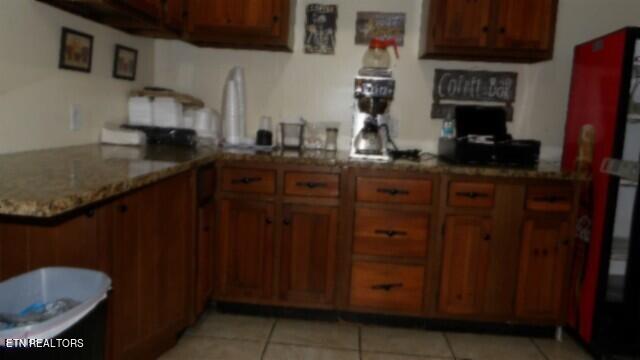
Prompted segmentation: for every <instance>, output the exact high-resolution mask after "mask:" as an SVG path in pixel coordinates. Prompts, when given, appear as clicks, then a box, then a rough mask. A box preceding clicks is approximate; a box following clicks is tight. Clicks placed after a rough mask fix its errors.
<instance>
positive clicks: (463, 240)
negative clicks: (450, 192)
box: [439, 215, 491, 315]
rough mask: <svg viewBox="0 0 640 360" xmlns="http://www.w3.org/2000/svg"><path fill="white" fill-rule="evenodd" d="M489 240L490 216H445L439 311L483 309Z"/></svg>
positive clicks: (464, 313) (480, 310)
mask: <svg viewBox="0 0 640 360" xmlns="http://www.w3.org/2000/svg"><path fill="white" fill-rule="evenodd" d="M490 241H491V220H490V219H489V218H486V217H480V216H462V215H459V216H457V215H456V216H450V217H448V218H447V219H446V224H445V236H444V254H443V263H442V277H441V280H440V300H439V311H440V312H442V313H445V314H453V315H470V314H478V313H480V312H482V307H483V302H484V301H483V300H484V292H483V289H484V287H485V284H486V281H487V271H488V266H489V260H490V255H489V250H490Z"/></svg>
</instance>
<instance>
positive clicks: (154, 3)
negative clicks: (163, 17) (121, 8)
mask: <svg viewBox="0 0 640 360" xmlns="http://www.w3.org/2000/svg"><path fill="white" fill-rule="evenodd" d="M121 1H123V2H124V3H125V4H127V6H129V7H131V8H133V9H135V10H138V11H140V12H142V13H144V14H145V15H148V16H151V17H153V18H154V19H160V13H161V12H162V0H121Z"/></svg>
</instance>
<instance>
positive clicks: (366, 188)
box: [356, 177, 432, 205]
mask: <svg viewBox="0 0 640 360" xmlns="http://www.w3.org/2000/svg"><path fill="white" fill-rule="evenodd" d="M431 197H432V183H431V180H422V179H398V178H375V177H358V178H357V180H356V200H357V201H360V202H372V203H385V204H389V203H391V204H414V205H429V204H431Z"/></svg>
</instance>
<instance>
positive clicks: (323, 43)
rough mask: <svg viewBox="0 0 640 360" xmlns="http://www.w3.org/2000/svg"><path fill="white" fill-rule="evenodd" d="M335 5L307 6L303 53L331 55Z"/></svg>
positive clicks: (334, 39)
mask: <svg viewBox="0 0 640 360" xmlns="http://www.w3.org/2000/svg"><path fill="white" fill-rule="evenodd" d="M337 18H338V6H337V5H322V4H309V5H308V6H307V20H306V24H305V35H304V52H305V53H307V54H324V55H333V53H334V52H335V47H336V20H337Z"/></svg>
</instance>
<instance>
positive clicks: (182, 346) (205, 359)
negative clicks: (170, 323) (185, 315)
mask: <svg viewBox="0 0 640 360" xmlns="http://www.w3.org/2000/svg"><path fill="white" fill-rule="evenodd" d="M263 348H264V342H260V341H244V340H227V339H217V338H211V337H201V336H185V337H183V338H182V339H181V340H180V342H179V343H178V345H176V346H175V347H174V348H173V349H171V350H169V351H168V352H166V353H165V354H164V355H163V356H162V357H161V358H160V359H162V360H173V359H176V360H177V359H193V360H259V359H260V357H261V355H262V350H263Z"/></svg>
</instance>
